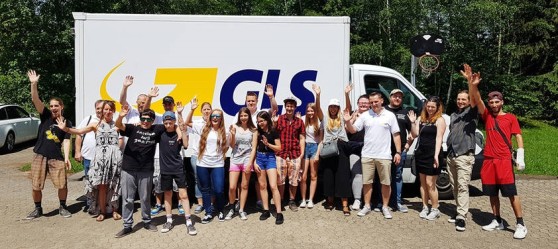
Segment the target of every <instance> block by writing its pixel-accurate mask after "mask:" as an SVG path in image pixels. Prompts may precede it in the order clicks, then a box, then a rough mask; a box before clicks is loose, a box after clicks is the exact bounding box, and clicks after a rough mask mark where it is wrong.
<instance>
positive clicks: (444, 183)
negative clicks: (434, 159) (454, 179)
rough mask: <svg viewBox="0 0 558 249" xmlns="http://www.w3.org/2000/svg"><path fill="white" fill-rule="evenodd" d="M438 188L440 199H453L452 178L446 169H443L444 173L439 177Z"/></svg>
mask: <svg viewBox="0 0 558 249" xmlns="http://www.w3.org/2000/svg"><path fill="white" fill-rule="evenodd" d="M436 188H437V189H438V198H439V199H440V200H449V199H452V198H453V187H452V186H451V182H450V176H449V174H448V171H447V170H446V169H442V173H440V175H439V176H438V179H437V180H436Z"/></svg>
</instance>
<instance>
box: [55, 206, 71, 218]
mask: <svg viewBox="0 0 558 249" xmlns="http://www.w3.org/2000/svg"><path fill="white" fill-rule="evenodd" d="M58 213H59V214H60V216H62V217H64V218H70V217H72V213H70V211H68V209H66V208H64V207H62V206H60V207H59V208H58Z"/></svg>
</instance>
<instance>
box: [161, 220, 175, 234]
mask: <svg viewBox="0 0 558 249" xmlns="http://www.w3.org/2000/svg"><path fill="white" fill-rule="evenodd" d="M172 228H173V225H172V223H171V222H166V223H165V224H163V228H162V229H161V232H162V233H167V232H169V231H170V230H171V229H172Z"/></svg>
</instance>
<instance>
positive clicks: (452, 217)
mask: <svg viewBox="0 0 558 249" xmlns="http://www.w3.org/2000/svg"><path fill="white" fill-rule="evenodd" d="M456 219H457V216H455V215H454V216H451V217H449V218H448V222H449V223H455V221H456Z"/></svg>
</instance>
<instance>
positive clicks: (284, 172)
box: [277, 157, 302, 186]
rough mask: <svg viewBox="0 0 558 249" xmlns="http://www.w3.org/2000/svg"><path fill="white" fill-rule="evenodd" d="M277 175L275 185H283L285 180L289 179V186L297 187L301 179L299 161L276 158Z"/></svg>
mask: <svg viewBox="0 0 558 249" xmlns="http://www.w3.org/2000/svg"><path fill="white" fill-rule="evenodd" d="M277 173H278V174H279V175H278V177H279V179H278V181H277V185H279V186H281V185H285V180H286V179H287V177H288V178H289V184H290V185H291V186H298V182H300V180H301V179H302V167H300V159H299V158H295V159H290V158H288V157H287V159H283V158H281V157H277Z"/></svg>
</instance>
